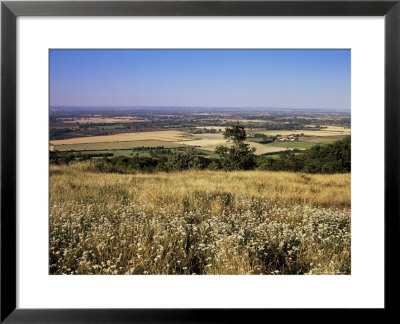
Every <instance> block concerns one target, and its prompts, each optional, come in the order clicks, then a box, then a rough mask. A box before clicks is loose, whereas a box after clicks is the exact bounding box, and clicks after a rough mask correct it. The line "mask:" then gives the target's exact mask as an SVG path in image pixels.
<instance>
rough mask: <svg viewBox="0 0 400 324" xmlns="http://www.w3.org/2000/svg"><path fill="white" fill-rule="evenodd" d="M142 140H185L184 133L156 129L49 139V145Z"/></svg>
mask: <svg viewBox="0 0 400 324" xmlns="http://www.w3.org/2000/svg"><path fill="white" fill-rule="evenodd" d="M143 140H159V141H168V142H174V141H184V140H187V139H186V137H185V134H184V133H182V132H179V131H156V132H132V133H123V134H118V135H108V136H90V137H78V138H71V139H66V140H53V141H50V144H51V145H55V146H57V145H66V144H84V143H111V142H129V141H143Z"/></svg>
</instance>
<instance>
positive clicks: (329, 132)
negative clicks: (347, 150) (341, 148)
mask: <svg viewBox="0 0 400 324" xmlns="http://www.w3.org/2000/svg"><path fill="white" fill-rule="evenodd" d="M249 133H250V134H251V133H253V134H254V133H259V134H265V135H267V136H275V135H291V134H304V135H305V136H338V135H341V136H346V135H350V134H351V130H350V128H344V127H339V126H327V128H322V129H318V128H316V129H304V130H268V129H255V130H252V131H250V132H249Z"/></svg>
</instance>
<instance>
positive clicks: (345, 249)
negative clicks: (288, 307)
mask: <svg viewBox="0 0 400 324" xmlns="http://www.w3.org/2000/svg"><path fill="white" fill-rule="evenodd" d="M88 167H89V164H88V163H82V164H75V165H71V166H51V168H50V254H49V258H50V260H49V262H50V273H52V274H349V273H350V174H338V175H308V174H295V173H285V172H266V171H237V172H223V171H184V172H176V173H169V174H168V173H154V174H129V175H121V174H112V173H94V172H90V171H88Z"/></svg>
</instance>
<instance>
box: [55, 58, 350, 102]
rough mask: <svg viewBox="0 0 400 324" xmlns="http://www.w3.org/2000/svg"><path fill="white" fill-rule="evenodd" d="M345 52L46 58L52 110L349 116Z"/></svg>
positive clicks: (348, 81) (348, 82) (348, 83)
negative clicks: (278, 111)
mask: <svg viewBox="0 0 400 324" xmlns="http://www.w3.org/2000/svg"><path fill="white" fill-rule="evenodd" d="M350 90H351V89H350V50H50V105H51V106H191V107H267V108H339V109H349V108H350Z"/></svg>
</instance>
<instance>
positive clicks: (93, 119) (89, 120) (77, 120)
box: [59, 116, 146, 124]
mask: <svg viewBox="0 0 400 324" xmlns="http://www.w3.org/2000/svg"><path fill="white" fill-rule="evenodd" d="M59 120H60V121H61V122H62V123H64V124H75V123H78V124H99V123H101V124H114V123H142V122H145V121H146V120H143V119H136V118H131V117H126V116H121V117H115V118H110V117H81V118H66V119H59Z"/></svg>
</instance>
